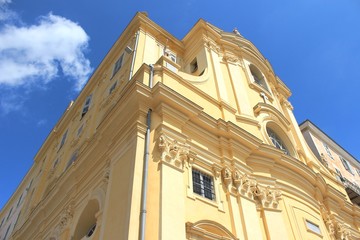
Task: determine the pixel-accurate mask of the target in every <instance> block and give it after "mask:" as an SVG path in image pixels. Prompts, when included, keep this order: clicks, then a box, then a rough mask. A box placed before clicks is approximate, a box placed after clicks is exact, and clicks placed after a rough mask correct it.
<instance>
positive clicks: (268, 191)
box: [262, 186, 282, 208]
mask: <svg viewBox="0 0 360 240" xmlns="http://www.w3.org/2000/svg"><path fill="white" fill-rule="evenodd" d="M281 196H282V193H281V191H280V190H278V189H274V188H270V187H269V186H266V187H265V188H264V189H263V199H262V203H263V205H264V206H265V207H273V208H277V206H278V205H279V201H280V199H281Z"/></svg>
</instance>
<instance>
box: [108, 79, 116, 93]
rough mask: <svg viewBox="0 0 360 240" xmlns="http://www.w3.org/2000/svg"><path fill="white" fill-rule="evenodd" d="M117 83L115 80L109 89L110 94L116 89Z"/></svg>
mask: <svg viewBox="0 0 360 240" xmlns="http://www.w3.org/2000/svg"><path fill="white" fill-rule="evenodd" d="M116 85H117V82H115V83H114V84H113V85H111V87H110V89H109V95H110V94H111V93H112V92H113V91H114V90H115V88H116Z"/></svg>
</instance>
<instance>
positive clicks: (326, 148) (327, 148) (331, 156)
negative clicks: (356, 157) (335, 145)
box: [323, 142, 334, 159]
mask: <svg viewBox="0 0 360 240" xmlns="http://www.w3.org/2000/svg"><path fill="white" fill-rule="evenodd" d="M323 146H324V148H325V151H326V153H327V155H328V156H329V157H330V158H331V159H334V157H333V155H332V154H331V151H330V148H329V146H328V145H327V144H326V143H324V142H323Z"/></svg>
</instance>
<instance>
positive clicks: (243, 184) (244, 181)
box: [221, 167, 282, 208]
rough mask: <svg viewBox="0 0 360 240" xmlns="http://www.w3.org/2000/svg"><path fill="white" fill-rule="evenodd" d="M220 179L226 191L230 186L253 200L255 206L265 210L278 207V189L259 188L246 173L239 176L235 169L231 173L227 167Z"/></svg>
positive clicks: (279, 198) (279, 197)
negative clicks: (265, 208)
mask: <svg viewBox="0 0 360 240" xmlns="http://www.w3.org/2000/svg"><path fill="white" fill-rule="evenodd" d="M221 177H222V181H223V184H224V185H225V186H226V188H227V189H229V186H230V185H232V187H233V189H235V191H236V192H238V193H240V194H242V195H243V196H246V197H248V198H251V199H253V200H255V201H256V202H257V205H259V206H263V207H267V208H269V207H271V208H277V207H278V205H279V201H280V200H281V196H282V193H281V191H280V190H279V189H277V188H274V187H270V186H261V185H260V184H259V183H258V182H257V180H256V179H254V178H251V177H249V176H248V175H247V174H246V173H245V174H243V175H241V173H240V171H239V170H238V169H236V168H235V169H234V170H232V171H231V170H230V168H229V167H224V168H223V169H222V171H221Z"/></svg>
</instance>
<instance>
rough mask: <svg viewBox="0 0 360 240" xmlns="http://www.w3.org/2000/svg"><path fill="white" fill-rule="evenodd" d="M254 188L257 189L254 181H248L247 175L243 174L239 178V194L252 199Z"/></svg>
mask: <svg viewBox="0 0 360 240" xmlns="http://www.w3.org/2000/svg"><path fill="white" fill-rule="evenodd" d="M256 188H257V181H256V180H254V179H250V178H249V177H248V175H247V174H244V175H243V176H242V177H241V187H240V191H241V193H243V194H245V195H247V196H249V197H253V195H254V192H255V191H256Z"/></svg>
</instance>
